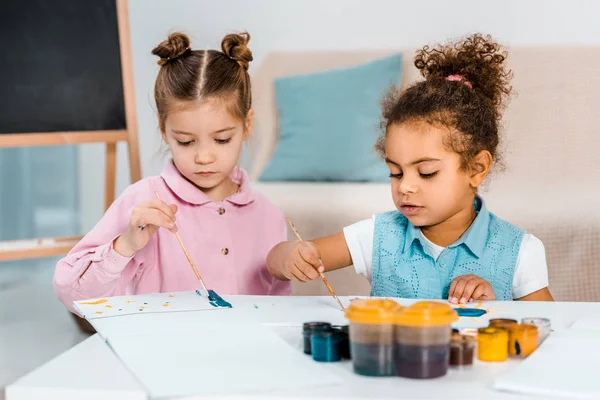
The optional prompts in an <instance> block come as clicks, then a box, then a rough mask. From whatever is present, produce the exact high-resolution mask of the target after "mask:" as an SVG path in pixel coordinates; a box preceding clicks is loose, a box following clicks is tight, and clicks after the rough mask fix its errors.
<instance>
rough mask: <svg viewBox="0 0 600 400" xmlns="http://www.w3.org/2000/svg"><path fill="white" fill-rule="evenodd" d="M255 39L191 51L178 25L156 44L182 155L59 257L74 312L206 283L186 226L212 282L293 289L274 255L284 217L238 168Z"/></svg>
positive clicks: (249, 116) (161, 114)
mask: <svg viewBox="0 0 600 400" xmlns="http://www.w3.org/2000/svg"><path fill="white" fill-rule="evenodd" d="M249 39H250V36H249V35H248V34H246V33H245V34H239V35H238V34H232V35H227V36H226V37H225V38H224V39H223V41H222V43H221V48H222V51H216V50H191V49H190V41H189V38H188V37H187V36H186V35H184V34H182V33H173V34H171V35H170V36H169V38H168V40H165V41H163V42H162V43H160V44H159V45H158V46H157V47H156V48H155V49H154V50H153V51H152V54H154V55H156V56H158V57H160V60H159V61H158V64H159V65H160V66H161V68H160V71H159V73H158V77H157V78H156V84H155V88H154V98H155V101H156V108H157V112H158V120H159V127H160V131H161V135H162V138H163V140H164V142H165V143H166V144H167V145H168V147H169V150H170V151H171V155H172V160H170V161H169V162H168V163H167V165H166V166H165V168H164V170H163V171H162V173H161V175H160V176H155V177H150V178H146V179H143V180H141V181H139V182H137V183H135V184H133V185H131V186H130V187H128V188H127V189H126V190H125V191H124V192H123V194H122V195H121V196H120V197H119V198H118V199H117V200H116V201H115V202H114V203H113V204H112V206H111V207H110V208H109V209H108V211H107V212H106V214H105V215H104V216H103V217H102V219H101V220H100V222H98V224H97V225H96V226H95V227H94V229H93V230H92V231H91V232H90V233H88V234H87V235H86V236H85V237H84V238H83V239H82V240H81V242H79V243H78V244H77V245H76V246H75V247H74V248H73V249H72V250H71V252H69V254H68V255H67V256H66V257H65V258H63V259H62V260H60V261H59V262H58V264H57V265H56V271H55V274H54V288H55V291H56V293H57V295H58V298H59V299H60V300H61V301H62V302H63V303H64V304H65V305H66V306H67V307H68V308H69V309H70V310H73V308H72V302H73V301H76V300H81V299H88V298H96V297H108V296H118V295H125V294H139V293H152V292H167V291H168V292H171V291H187V290H195V289H198V288H199V282H198V280H197V278H196V276H195V274H194V272H193V270H192V268H191V267H190V265H189V263H188V261H187V259H186V257H185V254H184V253H183V251H182V249H181V247H180V245H179V243H178V241H177V238H176V236H175V234H174V232H176V231H178V232H179V234H180V236H181V239H182V241H183V242H184V243H185V245H186V247H187V250H188V252H189V253H190V256H191V257H192V259H193V260H194V261H195V263H196V265H197V267H198V270H199V272H200V274H201V275H202V278H203V280H204V282H205V283H206V285H207V286H208V288H209V289H213V290H215V291H216V292H217V293H219V294H221V295H223V294H263V295H264V294H277V295H282V294H289V293H290V285H289V282H281V281H278V280H277V279H275V278H273V277H272V276H271V275H270V274H269V272H268V271H267V268H266V262H265V260H266V257H267V253H268V252H269V250H270V249H271V248H272V247H273V246H274V245H276V244H277V243H279V242H281V241H283V240H286V236H287V230H286V225H285V219H284V216H283V214H282V213H281V211H280V210H279V209H277V208H276V207H275V206H274V205H273V204H271V203H270V202H269V201H268V200H267V199H266V198H265V197H263V196H262V195H260V194H259V193H256V192H254V191H252V189H251V188H250V184H249V180H248V175H247V174H246V172H245V171H244V170H242V169H241V168H239V167H237V162H238V158H239V156H240V152H241V148H242V143H243V141H244V139H246V138H248V136H249V135H250V132H251V130H252V122H253V110H252V108H251V92H250V76H249V75H248V66H249V63H250V61H252V53H251V51H250V50H249V49H248V47H246V46H247V43H248V41H249ZM155 193H158V194H159V195H160V198H161V200H158V199H157V198H156V194H155Z"/></svg>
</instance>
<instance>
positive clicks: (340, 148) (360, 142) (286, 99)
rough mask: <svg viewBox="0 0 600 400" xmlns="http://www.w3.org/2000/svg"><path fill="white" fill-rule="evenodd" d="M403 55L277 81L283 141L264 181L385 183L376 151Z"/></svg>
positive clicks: (398, 79)
mask: <svg viewBox="0 0 600 400" xmlns="http://www.w3.org/2000/svg"><path fill="white" fill-rule="evenodd" d="M401 66H402V55H401V54H396V55H393V56H390V57H386V58H382V59H379V60H375V61H372V62H369V63H367V64H362V65H359V66H355V67H352V68H346V69H336V70H330V71H327V72H321V73H316V74H309V75H299V76H291V77H285V78H281V79H277V80H276V81H275V97H276V100H277V112H278V119H279V140H278V142H277V146H276V148H275V152H274V154H273V157H272V158H271V160H270V162H269V164H268V165H267V167H266V168H265V170H264V171H263V172H262V175H261V176H260V178H259V179H260V180H262V181H355V182H366V181H371V182H384V181H387V180H388V179H389V178H388V176H389V171H388V169H387V167H386V165H385V163H384V162H383V161H382V160H381V158H380V157H379V155H378V154H377V152H376V151H375V150H374V144H375V141H376V140H377V136H378V134H379V121H380V116H381V108H380V101H381V98H382V97H383V95H384V93H385V91H386V90H387V89H388V88H389V87H390V85H391V84H396V85H399V83H400V70H401Z"/></svg>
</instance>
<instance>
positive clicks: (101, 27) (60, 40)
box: [0, 0, 127, 134]
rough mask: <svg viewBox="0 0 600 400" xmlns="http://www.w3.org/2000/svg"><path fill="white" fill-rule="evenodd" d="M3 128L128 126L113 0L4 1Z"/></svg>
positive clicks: (0, 14)
mask: <svg viewBox="0 0 600 400" xmlns="http://www.w3.org/2000/svg"><path fill="white" fill-rule="evenodd" d="M0 33H1V36H0V37H1V38H2V45H1V49H0V53H2V57H1V60H2V61H1V62H0V134H13V133H33V132H36V133H39V132H74V131H77V132H81V131H104V130H121V129H126V128H127V126H126V118H125V106H124V100H123V83H122V74H121V55H120V49H119V30H118V20H117V5H116V2H115V0H4V1H3V2H2V11H0Z"/></svg>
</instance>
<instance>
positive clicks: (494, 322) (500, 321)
mask: <svg viewBox="0 0 600 400" xmlns="http://www.w3.org/2000/svg"><path fill="white" fill-rule="evenodd" d="M518 323H519V321H517V320H516V319H508V318H494V319H490V323H489V326H493V327H496V328H504V329H508V328H509V327H510V326H511V325H513V324H518Z"/></svg>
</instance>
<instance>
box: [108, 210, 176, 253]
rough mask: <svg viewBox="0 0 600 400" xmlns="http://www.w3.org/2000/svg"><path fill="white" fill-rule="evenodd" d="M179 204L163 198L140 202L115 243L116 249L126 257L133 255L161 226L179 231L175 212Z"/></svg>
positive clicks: (172, 230)
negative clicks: (166, 201) (167, 201)
mask: <svg viewBox="0 0 600 400" xmlns="http://www.w3.org/2000/svg"><path fill="white" fill-rule="evenodd" d="M176 212H177V206H176V205H175V204H171V205H169V204H167V203H165V202H164V201H161V200H153V201H148V202H146V203H142V204H140V205H139V206H138V207H136V208H135V209H134V210H133V212H132V213H131V218H130V219H129V225H128V227H127V230H126V231H125V233H123V234H122V235H121V236H119V237H118V238H117V239H116V240H115V242H114V244H113V248H114V250H115V251H116V252H117V253H119V254H121V255H122V256H124V257H131V256H133V255H134V254H135V253H136V252H138V251H139V250H141V249H143V248H144V246H146V244H147V243H148V241H150V238H151V237H152V235H154V233H156V231H157V230H158V228H159V227H163V228H167V229H169V230H170V231H171V232H177V227H176V226H175V213H176Z"/></svg>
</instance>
